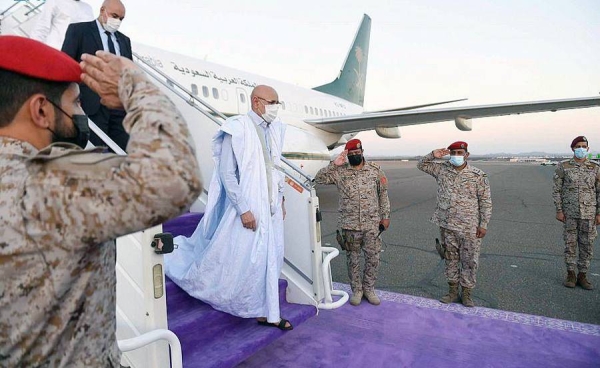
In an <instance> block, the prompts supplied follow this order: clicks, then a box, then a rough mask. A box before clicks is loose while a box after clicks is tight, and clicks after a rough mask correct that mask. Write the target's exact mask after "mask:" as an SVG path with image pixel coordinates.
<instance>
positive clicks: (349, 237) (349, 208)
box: [315, 139, 390, 305]
mask: <svg viewBox="0 0 600 368" xmlns="http://www.w3.org/2000/svg"><path fill="white" fill-rule="evenodd" d="M346 157H347V158H348V162H347V163H346ZM315 181H316V182H317V183H319V184H335V185H336V186H337V188H338V190H339V194H340V208H339V212H340V219H339V221H340V227H341V229H342V238H343V240H341V244H340V245H341V246H342V249H344V250H346V263H347V265H348V276H349V277H350V286H351V287H352V298H351V299H350V304H352V305H359V304H360V302H361V300H362V298H363V296H364V297H365V298H367V300H368V301H369V303H371V304H373V305H379V304H380V302H381V301H380V300H379V297H378V296H377V294H375V281H376V280H377V269H378V267H379V255H380V253H381V239H380V238H379V236H378V235H379V234H380V232H381V229H387V228H388V226H389V225H390V220H389V219H390V200H389V197H388V192H387V189H388V185H387V179H386V177H385V174H384V173H383V170H381V168H380V167H379V165H377V164H375V163H372V162H367V161H366V160H365V159H364V157H363V149H362V144H361V142H360V141H359V140H358V139H352V140H350V141H349V142H348V143H346V147H345V150H344V151H343V152H342V153H341V154H340V155H339V156H338V157H337V158H336V159H335V161H333V162H331V163H330V164H329V165H328V166H327V167H324V168H322V169H321V170H319V172H318V173H317V175H316V176H315ZM361 248H362V251H363V253H364V255H365V267H364V275H363V277H362V281H361V272H360V251H361Z"/></svg>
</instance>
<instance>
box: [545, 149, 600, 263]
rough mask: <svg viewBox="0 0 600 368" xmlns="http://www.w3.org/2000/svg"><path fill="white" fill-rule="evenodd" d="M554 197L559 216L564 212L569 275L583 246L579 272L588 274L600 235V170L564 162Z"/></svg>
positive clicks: (592, 165)
mask: <svg viewBox="0 0 600 368" xmlns="http://www.w3.org/2000/svg"><path fill="white" fill-rule="evenodd" d="M552 197H553V199H554V205H555V206H556V212H560V211H562V212H563V213H564V215H565V224H564V232H563V237H564V240H565V263H566V265H567V271H575V259H576V252H577V250H576V248H577V246H578V245H579V260H578V261H577V269H578V270H579V272H582V273H587V271H588V268H589V267H590V261H591V259H592V257H593V250H594V240H595V239H596V236H597V235H598V232H597V230H596V226H595V224H594V221H595V218H596V215H598V214H600V166H598V164H596V163H594V162H591V161H588V160H586V161H584V162H581V163H579V162H576V161H575V160H574V159H570V160H567V161H563V162H561V163H560V164H559V165H558V166H557V167H556V171H555V173H554V188H553V190H552Z"/></svg>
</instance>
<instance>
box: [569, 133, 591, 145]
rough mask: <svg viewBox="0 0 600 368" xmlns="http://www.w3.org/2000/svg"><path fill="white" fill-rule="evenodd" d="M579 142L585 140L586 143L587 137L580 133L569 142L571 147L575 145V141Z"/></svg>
mask: <svg viewBox="0 0 600 368" xmlns="http://www.w3.org/2000/svg"><path fill="white" fill-rule="evenodd" d="M579 142H585V143H587V142H588V140H587V138H586V137H584V136H582V135H580V136H579V137H577V138H575V139H573V142H571V148H573V147H575V145H576V144H577V143H579Z"/></svg>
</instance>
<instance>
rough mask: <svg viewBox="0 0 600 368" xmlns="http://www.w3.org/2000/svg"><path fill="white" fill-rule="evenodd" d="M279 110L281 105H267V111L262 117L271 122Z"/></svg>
mask: <svg viewBox="0 0 600 368" xmlns="http://www.w3.org/2000/svg"><path fill="white" fill-rule="evenodd" d="M278 112H279V105H265V113H264V114H262V118H263V119H265V121H266V122H267V123H271V122H273V120H275V118H276V117H277V113H278Z"/></svg>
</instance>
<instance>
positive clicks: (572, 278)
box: [563, 271, 577, 288]
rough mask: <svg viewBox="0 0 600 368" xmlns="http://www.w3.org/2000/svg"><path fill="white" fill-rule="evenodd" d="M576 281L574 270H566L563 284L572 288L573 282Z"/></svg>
mask: <svg viewBox="0 0 600 368" xmlns="http://www.w3.org/2000/svg"><path fill="white" fill-rule="evenodd" d="M576 282H577V277H576V276H575V271H567V278H566V280H565V282H563V285H564V286H566V287H568V288H574V287H575V283H576Z"/></svg>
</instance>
